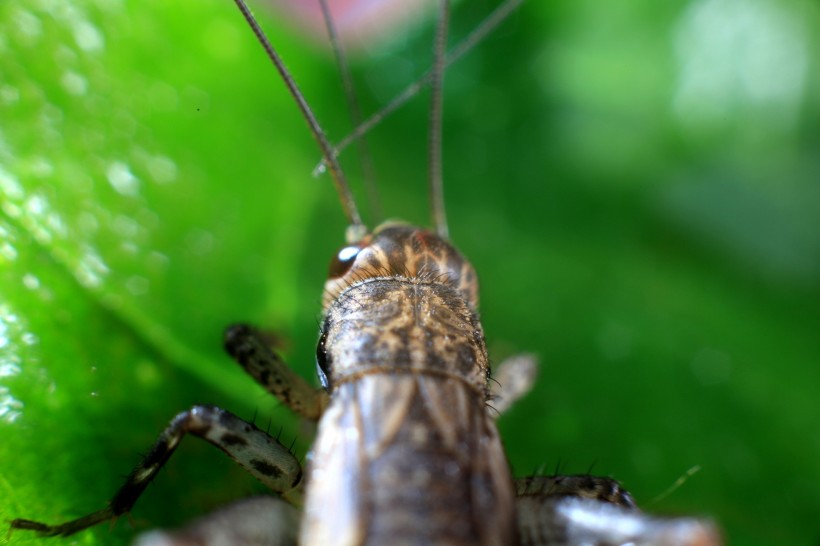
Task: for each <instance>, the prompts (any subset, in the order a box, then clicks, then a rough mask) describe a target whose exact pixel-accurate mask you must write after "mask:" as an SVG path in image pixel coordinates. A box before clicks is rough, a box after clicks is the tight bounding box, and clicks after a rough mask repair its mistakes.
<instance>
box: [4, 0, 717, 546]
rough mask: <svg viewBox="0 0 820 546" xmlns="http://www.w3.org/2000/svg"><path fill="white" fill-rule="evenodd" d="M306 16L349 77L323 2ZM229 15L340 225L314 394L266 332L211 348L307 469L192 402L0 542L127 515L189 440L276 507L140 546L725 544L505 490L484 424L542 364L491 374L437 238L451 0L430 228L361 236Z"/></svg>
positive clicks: (581, 494)
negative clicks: (276, 422) (305, 426)
mask: <svg viewBox="0 0 820 546" xmlns="http://www.w3.org/2000/svg"><path fill="white" fill-rule="evenodd" d="M318 1H320V2H321V4H322V8H323V13H324V14H325V16H326V24H327V28H328V34H329V36H330V39H331V42H332V46H333V48H334V50H335V51H336V53H337V57H338V59H339V64H340V70H341V71H342V72H343V73H344V71H345V70H346V69H345V67H344V55H343V53H342V51H341V48H342V46H341V43H340V42H339V40H338V38H337V37H336V32H335V30H334V22H333V20H332V18H331V17H330V15H329V10H328V8H327V5H326V2H327V0H318ZM522 2H523V0H503V2H501V3H500V4H499V5H498V7H497V8H496V11H495V12H493V13H491V14H489V15H488V16H487V20H486V21H487V24H486V25H485V26H486V28H482V29H481V33H483V34H486V33H487V32H489V31H490V30H492V28H494V27H495V26H497V25H499V24H503V21H504V18H505V17H506V15H507V14H508V13H510V12H511V11H512V10H514V9H516V8H517V7H518V5H519V4H521V3H522ZM235 3H236V5H237V6H238V8H239V11H240V13H241V14H242V16H243V17H244V18H245V20H246V21H247V23H248V25H249V26H250V28H251V30H252V32H253V34H254V35H255V36H256V38H257V39H258V41H259V42H260V44H261V45H262V47H263V48H264V49H265V51H266V53H267V56H268V57H269V59H270V60H271V62H272V63H273V64H274V66H275V68H276V70H277V71H278V72H279V74H280V76H281V79H282V81H283V82H284V84H285V85H286V86H287V88H288V89H289V92H290V94H291V95H292V97H293V99H294V101H295V102H296V105H297V107H298V108H299V110H300V111H301V112H302V115H303V117H304V119H305V121H306V122H307V125H308V127H309V130H310V132H311V134H312V135H313V137H314V139H315V140H316V142H317V144H318V146H319V150H320V153H321V162H322V170H326V171H327V173H328V174H329V175H330V177H331V178H332V181H333V184H334V186H335V189H336V191H337V192H338V196H339V201H340V204H341V208H342V212H343V213H344V215H345V217H346V218H347V222H348V224H349V227H348V228H347V230H346V233H345V234H344V239H345V243H344V245H343V246H342V247H341V249H340V250H339V251H338V253H337V254H336V255H335V256H333V257H332V258H331V260H330V267H329V273H328V277H327V281H326V283H325V286H324V292H323V296H322V319H321V322H320V328H319V340H318V344H317V348H316V372H317V375H318V378H319V382H320V383H321V386H320V387H315V386H314V383H313V382H312V381H309V380H308V379H306V378H303V377H301V376H300V375H298V374H296V373H295V372H293V371H292V370H291V368H290V367H289V366H288V364H287V363H286V362H285V361H284V360H283V359H282V358H281V357H280V356H279V354H278V353H277V351H276V349H275V348H273V347H271V345H270V343H269V338H268V336H267V335H266V332H265V331H264V330H263V329H262V327H260V326H256V325H254V326H252V325H248V324H234V325H231V326H229V327H228V328H227V329H226V332H225V336H224V347H225V350H226V352H227V353H228V354H229V355H230V356H231V358H233V359H234V360H235V361H236V362H237V363H238V364H239V365H240V366H241V367H242V369H243V370H244V371H245V372H247V373H248V374H249V375H250V376H251V377H252V378H253V379H254V380H255V381H257V382H258V383H259V384H260V385H261V386H262V387H264V389H266V390H267V391H268V392H269V393H270V394H272V395H273V396H274V397H276V398H277V399H278V400H279V401H281V403H282V404H283V405H285V406H286V407H287V408H289V409H290V410H291V411H293V412H294V413H295V414H297V415H298V416H300V417H301V418H303V419H305V420H307V421H309V422H313V423H316V427H317V428H316V430H317V432H316V438H315V440H314V443H313V445H312V447H311V449H310V452H309V455H308V456H307V458H306V460H305V461H300V459H299V457H298V456H297V455H296V454H294V452H293V451H292V449H291V448H290V447H289V446H288V445H285V444H284V443H282V442H280V440H279V439H278V438H277V437H276V436H275V435H272V434H270V433H268V432H267V431H265V430H262V429H261V428H259V427H257V426H256V425H255V424H254V423H252V422H248V421H246V420H244V419H242V418H240V417H238V416H237V415H234V414H233V413H231V412H229V411H227V410H225V409H222V408H220V407H216V406H212V405H196V406H193V407H191V408H190V409H188V410H186V411H182V412H181V413H179V414H178V415H177V416H176V417H174V418H173V419H172V420H171V422H170V423H169V424H168V425H167V427H166V428H165V429H164V430H163V431H162V432H161V433H160V435H159V437H158V439H157V440H156V443H154V445H153V446H152V447H150V449H148V451H147V452H146V453H145V455H144V456H143V458H142V460H141V462H139V464H138V465H137V466H136V467H135V468H133V470H131V472H130V474H129V475H128V476H127V478H126V479H125V481H124V483H123V485H122V486H121V487H120V489H119V490H117V491H116V492H114V494H113V496H112V497H111V499H110V500H109V501H108V503H107V505H106V506H104V507H103V508H101V509H100V510H98V511H95V512H92V513H89V514H87V515H84V516H82V517H79V518H77V519H73V520H70V521H66V522H62V523H46V522H41V521H34V520H31V519H26V518H23V517H20V518H18V519H14V520H13V521H11V522H10V530H9V532H12V533H36V534H39V535H41V536H47V537H55V538H54V543H55V544H58V543H59V540H60V539H59V537H66V536H70V535H74V534H75V533H79V532H82V531H84V530H86V529H88V528H89V527H92V526H95V525H98V524H101V523H104V522H110V521H113V520H115V519H117V518H118V517H120V516H123V515H125V514H128V513H129V512H131V510H132V508H133V507H134V506H135V505H136V504H137V503H138V501H139V499H140V496H141V495H142V493H143V492H144V491H145V489H146V488H147V487H148V486H149V484H150V483H151V482H152V481H153V480H154V479H155V478H156V477H157V475H158V473H159V472H160V471H161V469H162V468H163V465H165V463H166V462H167V461H168V459H169V458H170V457H171V456H172V455H173V453H174V451H175V450H176V448H177V447H178V446H179V444H180V442H181V441H182V440H183V439H184V438H185V437H186V436H194V437H197V438H199V439H201V440H204V441H205V442H207V443H210V444H211V445H213V446H214V447H216V448H218V449H219V450H221V451H223V452H224V453H225V454H227V455H228V456H229V457H230V458H232V459H233V460H234V461H235V462H236V463H238V464H239V465H240V466H241V467H242V468H243V469H244V470H246V471H247V472H248V473H250V474H251V475H252V476H253V477H255V478H256V479H257V480H258V481H259V482H261V483H262V484H264V485H265V486H267V487H268V488H269V489H270V490H271V492H272V493H273V494H272V495H270V496H260V497H252V498H249V499H246V500H242V501H238V502H236V503H234V504H232V505H230V506H228V507H225V508H223V509H221V510H218V511H217V512H215V513H213V514H210V515H207V516H204V517H203V518H202V519H200V520H197V521H194V522H192V523H190V524H188V526H186V527H182V528H180V529H176V530H154V531H148V532H145V533H143V534H141V535H140V536H138V537H137V538H136V542H135V544H137V545H139V546H171V545H175V546H182V545H188V544H197V545H205V546H208V545H210V546H217V545H236V546H263V545H290V544H298V545H301V546H322V545H340V546H341V545H344V546H348V545H349V546H354V545H387V544H395V545H452V546H466V545H485V546H490V545H493V546H503V545H521V546H534V545H543V546H547V545H549V546H586V545H601V546H603V545H644V546H650V545H655V546H714V545H718V544H721V543H722V539H721V537H720V533H719V531H718V529H717V527H716V526H715V525H714V524H713V523H712V522H710V521H708V520H705V519H701V518H696V517H670V518H667V517H656V516H652V515H649V514H647V513H645V512H643V511H642V510H640V509H639V508H638V507H637V506H636V504H635V501H634V500H633V498H632V496H631V495H630V493H629V492H628V491H627V490H626V489H624V488H623V487H622V486H621V484H620V483H619V482H618V481H616V480H614V479H612V478H608V477H599V476H594V475H589V474H578V475H557V474H552V475H532V476H519V477H514V476H513V475H512V472H511V469H510V465H509V463H508V461H507V457H506V455H505V452H504V447H503V443H502V440H501V437H500V435H499V431H498V428H497V426H496V419H497V418H498V416H499V415H500V414H501V413H503V412H504V411H505V410H506V409H508V408H509V407H510V406H511V405H512V404H513V403H514V402H515V401H516V400H518V399H519V398H521V397H522V396H525V395H526V393H527V391H528V390H529V389H530V388H531V387H532V385H533V383H534V381H535V378H536V375H537V373H536V369H537V363H536V360H535V357H533V356H531V355H526V354H525V355H519V356H514V357H511V358H508V359H507V360H505V361H503V362H501V363H499V364H498V365H495V364H493V365H491V359H490V356H489V354H488V349H487V345H486V342H485V338H484V331H483V328H482V325H481V321H480V317H479V288H478V273H477V272H476V270H475V269H474V268H473V266H472V265H471V263H470V261H469V260H468V259H467V257H465V256H464V255H462V254H461V253H460V252H459V250H458V249H457V248H456V246H454V244H455V243H454V242H453V241H451V240H450V237H449V230H448V224H447V217H446V213H445V207H444V192H443V186H444V181H443V177H442V167H441V166H442V158H441V155H440V150H441V142H440V141H441V132H442V131H441V120H442V109H443V108H444V105H443V104H442V96H443V95H442V88H443V86H444V85H446V83H445V80H446V78H445V75H446V71H447V67H448V66H449V64H451V63H452V62H453V61H454V60H455V58H456V57H457V56H458V55H460V54H461V53H463V51H461V50H459V51H457V52H456V51H454V49H448V22H449V19H450V13H449V11H450V5H449V4H450V2H449V0H440V1H439V2H438V15H437V27H436V32H435V44H434V46H433V47H432V48H431V49H432V50H433V54H432V59H431V66H432V68H431V69H430V71H429V73H428V75H425V76H424V77H423V78H422V79H421V80H419V82H417V83H416V84H415V87H416V88H419V87H422V86H425V85H429V86H430V89H431V97H432V98H431V105H430V121H429V157H428V162H429V180H428V192H429V198H430V216H431V227H418V226H414V225H409V224H405V223H401V222H398V221H385V220H384V219H382V218H379V219H376V220H378V221H377V222H375V225H376V226H377V227H375V228H374V229H370V228H368V227H367V226H366V225H365V223H364V221H363V219H362V217H361V215H360V212H359V208H358V207H357V204H356V202H355V200H354V198H353V194H352V192H351V190H350V188H349V186H348V182H347V180H346V178H345V174H344V172H343V171H342V168H341V166H340V164H339V161H338V157H337V156H338V155H339V154H340V153H341V147H340V146H334V144H333V143H331V142H330V141H329V140H328V138H327V137H326V136H325V132H324V131H323V129H322V126H321V125H320V123H319V121H318V120H317V119H316V116H315V115H314V113H313V111H312V109H311V107H310V105H309V104H308V103H307V101H306V100H305V98H304V96H303V95H302V93H301V91H300V90H299V88H298V86H297V84H296V80H295V78H298V73H297V74H295V75H292V74H291V72H290V71H289V70H288V69H287V68H286V67H285V64H284V62H283V60H282V59H281V58H280V56H279V54H278V53H277V51H276V50H275V48H274V45H273V43H272V41H271V40H270V39H269V38H268V37H267V36H266V35H265V32H264V31H263V30H262V28H261V27H260V25H259V24H258V23H257V21H256V19H255V18H254V16H253V14H252V13H251V10H250V9H249V8H248V6H247V5H246V4H245V2H244V0H235ZM483 34H482V36H483ZM472 39H474V40H480V39H481V38H480V36H479V37H475V36H474V37H472ZM473 45H474V42H471V43H469V44H468V46H467V47H465V48H463V49H464V50H466V49H469V47H472V46H473ZM456 49H457V48H456ZM448 51H449V53H448ZM345 87H346V88H347V89H349V86H345ZM411 87H413V86H411ZM348 99H349V102H350V100H351V97H348ZM352 100H353V101H355V99H352ZM384 115H386V113H385V112H384V111H383V112H381V113H379V114H378V115H377V117H378V116H384ZM359 121H360V120H358V121H357V123H359ZM367 130H368V127H367V122H365V124H364V125H361V124H360V125H359V129H358V130H357V131H355V132H354V134H353V139H354V140H355V139H356V138H359V137H360V136H362V135H363V134H364V133H365V132H366V131H367ZM308 174H309V173H308Z"/></svg>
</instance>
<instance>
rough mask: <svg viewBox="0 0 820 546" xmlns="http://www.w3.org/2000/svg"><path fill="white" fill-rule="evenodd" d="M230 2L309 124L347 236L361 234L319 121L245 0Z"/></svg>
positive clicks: (350, 200)
mask: <svg viewBox="0 0 820 546" xmlns="http://www.w3.org/2000/svg"><path fill="white" fill-rule="evenodd" d="M234 3H235V4H236V6H237V7H238V8H239V11H241V12H242V15H243V17H245V21H247V22H248V25H249V26H250V27H251V30H253V33H254V34H255V35H256V39H257V40H259V43H260V44H261V45H262V47H263V48H265V52H266V53H267V55H268V58H269V59H270V60H271V61H272V62H273V65H274V66H275V67H276V70H277V71H278V72H279V75H280V76H281V77H282V80H283V81H284V82H285V85H286V86H287V88H288V90H289V91H290V94H291V96H292V97H293V99H294V100H295V101H296V104H297V105H298V106H299V110H301V111H302V115H303V116H304V118H305V121H307V123H308V126H309V127H310V132H311V133H312V134H313V138H314V139H315V140H316V142H317V143H318V144H319V148H320V149H321V150H322V155H323V156H324V162H325V164H326V165H327V166H328V168H329V170H330V175H331V176H332V177H333V182H334V184H335V185H336V191H337V192H338V194H339V200H340V201H341V203H342V208H343V209H344V212H345V215H346V216H347V219H348V220H349V221H350V223H351V225H350V227H349V228H348V235H349V236H350V235H351V234H354V233H355V234H359V233H361V234H363V233H364V232H365V231H366V230H365V228H364V224H362V219H361V217H360V216H359V211H358V209H356V203H355V201H354V200H353V194H352V193H351V192H350V186H348V184H347V180H345V176H344V173H343V172H342V167H341V166H340V165H339V162H338V160H337V159H336V156H335V155H334V154H333V148H332V147H331V145H330V142H329V141H328V139H327V136H325V133H324V131H322V127H321V126H320V125H319V122H318V121H317V120H316V116H315V115H314V114H313V111H312V110H311V109H310V106H308V103H307V101H306V100H305V97H304V95H302V92H301V91H299V87H298V86H297V85H296V81H295V80H294V79H293V76H291V75H290V72H289V71H288V69H287V68H286V67H285V64H284V63H283V62H282V59H281V58H280V57H279V54H278V53H276V50H275V49H273V45H272V44H271V42H270V40H268V37H267V36H266V35H265V33H264V31H263V30H262V28H261V27H260V26H259V23H257V22H256V19H255V18H254V16H253V14H252V13H251V10H250V9H249V8H248V6H247V4H245V0H234ZM351 242H353V241H351Z"/></svg>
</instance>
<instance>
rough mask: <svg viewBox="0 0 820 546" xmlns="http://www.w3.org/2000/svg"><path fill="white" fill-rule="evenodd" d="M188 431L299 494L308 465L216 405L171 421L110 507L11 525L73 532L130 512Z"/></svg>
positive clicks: (276, 488)
mask: <svg viewBox="0 0 820 546" xmlns="http://www.w3.org/2000/svg"><path fill="white" fill-rule="evenodd" d="M186 434H193V435H194V436H199V437H200V438H202V439H204V440H206V441H208V442H210V443H211V444H213V445H215V446H216V447H218V448H219V449H221V450H222V451H224V452H225V453H227V454H228V455H230V457H231V458H232V459H234V460H235V461H236V462H238V463H239V464H240V465H242V467H244V468H245V470H247V471H248V472H250V473H251V474H252V475H253V476H254V477H255V478H256V479H258V480H259V481H260V482H262V483H263V484H265V485H267V486H268V487H270V488H271V489H272V490H274V491H276V492H279V493H283V494H284V495H286V496H288V497H290V498H293V497H298V495H299V491H298V489H297V487H298V486H299V485H300V482H301V479H302V468H301V466H300V464H299V461H298V460H297V459H296V457H294V455H293V454H292V453H291V452H290V450H289V449H288V448H286V447H285V446H283V445H282V444H280V443H279V442H278V441H277V440H276V439H275V438H273V437H271V436H270V435H268V434H267V433H265V432H264V431H262V430H259V429H258V428H256V427H255V426H253V425H251V424H250V423H246V422H245V421H243V420H242V419H240V418H239V417H237V416H236V415H234V414H232V413H230V412H228V411H225V410H223V409H220V408H217V407H215V406H194V407H192V408H191V409H190V410H188V411H184V412H182V413H180V414H178V415H177V416H176V417H174V418H173V420H171V423H170V424H169V425H168V427H167V428H166V429H165V430H164V431H162V434H160V436H159V439H158V440H157V442H156V443H155V444H154V445H153V447H152V448H151V449H150V451H149V452H148V453H147V454H146V455H145V457H144V458H143V459H142V461H141V462H140V463H139V464H138V465H137V466H136V467H135V468H134V469H133V470H132V471H131V473H130V474H129V475H128V477H127V478H126V480H125V483H124V484H123V485H122V486H121V487H120V489H119V490H118V491H117V492H116V494H115V495H114V498H112V499H111V500H110V501H109V503H108V506H107V507H105V508H104V509H102V510H99V511H97V512H94V513H92V514H88V515H87V516H83V517H81V518H78V519H75V520H71V521H68V522H65V523H61V524H59V525H48V524H45V523H40V522H37V521H31V520H27V519H15V520H14V521H12V522H11V529H27V530H31V531H37V532H38V533H40V534H41V535H46V536H55V535H71V534H74V533H76V532H77V531H81V530H83V529H86V528H88V527H91V526H92V525H96V524H98V523H100V522H103V521H106V520H108V519H112V518H116V517H117V516H120V515H122V514H125V513H127V512H129V511H130V510H131V508H132V507H133V506H134V504H135V503H136V502H137V499H138V498H139V496H140V495H142V493H143V491H145V488H146V487H148V484H149V483H151V480H153V479H154V477H156V475H157V474H158V473H159V471H160V469H161V468H162V466H163V465H164V464H165V463H166V462H167V461H168V458H169V457H171V454H173V452H174V450H175V449H176V448H177V446H178V445H179V442H180V440H182V438H183V436H185V435H186ZM288 493H290V495H288Z"/></svg>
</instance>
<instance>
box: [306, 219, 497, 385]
mask: <svg viewBox="0 0 820 546" xmlns="http://www.w3.org/2000/svg"><path fill="white" fill-rule="evenodd" d="M355 250H356V252H355V255H353V256H352V257H351V256H350V251H349V250H348V256H346V258H347V260H348V262H347V263H346V264H343V268H342V270H343V272H341V271H342V270H340V268H339V262H338V260H337V262H335V268H336V272H337V273H339V272H341V274H340V275H338V276H333V272H332V276H331V278H330V279H329V280H328V281H327V283H326V285H325V299H324V310H325V316H324V321H323V324H322V338H321V340H320V343H319V347H318V349H317V356H318V362H319V368H320V370H319V373H320V376H322V380H323V382H324V383H325V386H326V387H329V388H332V387H333V386H335V385H337V384H338V383H341V382H346V381H351V380H354V379H355V378H357V377H361V376H362V375H366V374H371V373H421V374H430V375H440V376H442V377H444V378H452V379H455V380H459V381H464V382H466V383H467V384H468V385H470V386H471V387H472V388H473V389H475V390H476V391H477V392H478V393H479V394H480V395H481V396H484V395H485V394H486V387H487V375H488V371H489V367H488V362H487V353H486V348H485V344H484V334H483V331H482V328H481V324H480V322H479V320H478V311H477V306H478V280H477V278H476V274H475V270H474V269H473V267H472V265H471V264H470V263H469V262H468V261H467V260H466V259H464V257H462V256H461V254H460V253H459V252H458V251H457V250H456V249H455V248H454V247H453V246H452V245H450V244H449V243H447V242H446V241H444V240H443V239H442V238H441V237H439V236H437V235H435V234H434V233H431V232H429V231H425V230H422V229H419V228H416V227H413V226H408V225H397V224H392V225H385V226H382V227H380V228H378V229H377V230H376V231H375V232H374V233H373V234H372V235H369V236H368V237H366V238H365V239H364V240H363V241H362V242H361V243H359V245H358V248H357V249H355Z"/></svg>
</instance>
